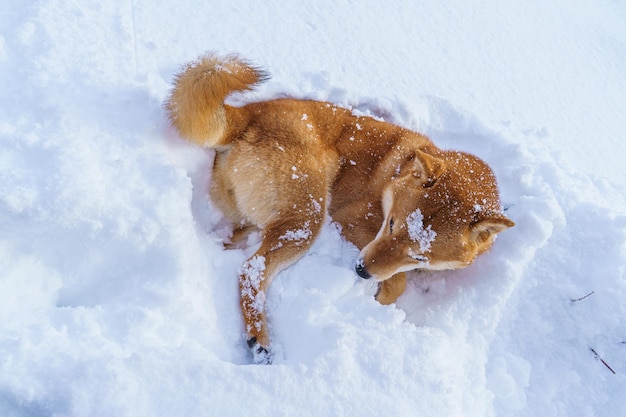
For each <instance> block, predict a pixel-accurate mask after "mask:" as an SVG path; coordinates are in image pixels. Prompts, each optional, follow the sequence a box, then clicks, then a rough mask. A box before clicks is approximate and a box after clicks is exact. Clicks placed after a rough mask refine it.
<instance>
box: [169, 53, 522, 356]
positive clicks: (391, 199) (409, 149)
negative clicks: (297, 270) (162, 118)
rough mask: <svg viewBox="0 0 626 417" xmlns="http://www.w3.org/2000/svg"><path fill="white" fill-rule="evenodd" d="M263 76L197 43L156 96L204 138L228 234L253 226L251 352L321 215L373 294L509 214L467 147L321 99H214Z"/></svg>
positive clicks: (468, 256) (246, 273) (445, 263)
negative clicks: (353, 252) (274, 293)
mask: <svg viewBox="0 0 626 417" xmlns="http://www.w3.org/2000/svg"><path fill="white" fill-rule="evenodd" d="M267 78H268V75H267V73H266V72H264V71H263V70H261V69H260V68H258V67H256V66H254V65H252V64H251V63H250V62H248V61H246V60H245V59H243V58H241V57H240V56H238V55H235V54H231V55H225V56H220V55H218V54H215V53H208V54H206V55H204V56H202V57H200V58H199V59H198V60H196V61H194V62H192V63H189V64H187V65H186V66H185V67H184V68H183V69H182V71H181V72H179V73H178V74H177V75H176V78H175V80H174V86H173V88H172V90H171V91H170V94H169V96H168V98H167V99H166V101H165V103H164V106H165V109H166V112H167V113H168V116H169V119H170V121H171V124H172V125H173V126H174V127H175V128H176V130H177V131H178V133H179V134H180V136H182V137H183V138H185V139H187V140H189V141H191V142H193V143H195V144H197V145H200V146H202V147H209V148H213V149H215V160H214V165H213V179H212V184H211V186H210V190H209V194H210V197H211V199H212V201H213V202H214V204H215V205H216V206H217V208H219V209H220V210H221V212H222V213H223V214H224V216H225V217H226V218H227V219H228V220H230V222H232V224H233V225H234V227H235V230H234V232H233V239H232V240H233V241H236V240H241V239H242V237H244V236H245V235H246V234H247V233H248V232H249V231H250V230H254V229H255V228H256V229H258V230H260V232H261V238H262V239H261V244H260V247H259V249H258V250H257V251H256V253H254V254H253V255H252V256H251V257H250V258H249V259H248V260H247V261H246V262H245V263H244V264H243V265H242V267H241V270H240V272H239V289H240V294H241V296H240V306H241V311H242V314H243V321H244V324H245V332H246V336H247V344H248V347H249V348H250V350H251V351H252V354H253V360H254V362H255V363H271V361H272V352H271V349H270V338H269V334H268V326H267V319H266V315H265V297H266V294H267V291H268V288H269V285H270V283H271V282H272V279H273V278H274V277H275V276H276V274H277V273H278V272H279V271H281V270H283V269H284V268H287V267H288V266H290V265H292V264H293V263H294V262H296V261H297V260H298V259H299V258H300V257H301V256H302V255H303V254H304V253H305V252H306V251H307V249H308V248H310V247H311V245H312V243H313V242H314V241H315V239H316V237H317V236H318V234H319V233H320V229H321V228H322V226H323V224H324V222H325V219H326V217H327V216H330V217H331V219H332V220H333V221H334V222H336V223H337V224H339V225H340V228H341V231H342V235H343V236H344V237H345V239H347V240H348V241H350V242H352V243H353V244H354V245H356V246H357V247H358V248H359V250H360V254H359V257H358V259H357V260H356V262H355V272H356V274H358V275H359V276H360V277H361V278H364V279H372V280H375V281H377V282H378V285H379V290H378V293H377V294H376V299H377V300H378V301H379V302H381V303H382V304H390V303H393V302H394V301H395V300H396V299H397V298H398V297H399V296H400V295H401V294H402V293H403V291H404V289H405V286H406V275H405V272H407V271H410V270H414V269H425V270H444V269H456V268H462V267H465V266H467V265H469V264H471V263H472V262H473V261H474V259H476V257H477V256H478V255H480V254H481V253H483V252H485V251H487V250H488V249H489V248H490V247H491V245H492V244H493V242H494V239H495V236H496V235H497V234H498V233H500V232H502V231H504V230H505V229H508V228H510V227H512V226H513V225H514V223H513V221H511V220H510V219H508V218H507V217H506V216H505V215H504V214H503V212H502V208H501V204H500V197H499V192H498V187H497V183H496V178H495V176H494V174H493V172H492V170H491V169H490V168H489V166H488V165H487V164H486V163H485V162H483V161H482V160H480V159H479V158H477V157H476V156H473V155H471V154H468V153H464V152H458V151H452V150H442V149H439V148H437V147H436V146H435V145H434V144H433V143H432V142H431V141H430V140H429V139H428V138H427V137H426V136H424V135H422V134H420V133H416V132H413V131H410V130H407V129H405V128H402V127H399V126H396V125H393V124H390V123H387V122H384V121H380V120H377V119H375V118H371V117H364V116H359V115H355V114H353V113H352V112H351V111H350V110H349V109H346V108H342V107H339V106H337V105H334V104H332V103H327V102H320V101H312V100H299V99H290V98H281V99H273V100H269V101H262V102H256V103H250V104H247V105H243V106H231V105H227V104H225V102H224V101H225V99H226V98H227V97H228V96H229V95H230V94H232V93H234V92H244V91H248V90H252V89H253V88H255V87H256V86H257V85H258V84H260V83H261V82H263V81H265V80H266V79H267Z"/></svg>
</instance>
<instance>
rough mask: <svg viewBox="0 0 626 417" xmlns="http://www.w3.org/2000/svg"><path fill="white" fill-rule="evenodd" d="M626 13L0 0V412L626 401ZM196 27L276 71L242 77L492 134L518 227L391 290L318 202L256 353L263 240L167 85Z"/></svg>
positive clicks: (555, 7)
mask: <svg viewBox="0 0 626 417" xmlns="http://www.w3.org/2000/svg"><path fill="white" fill-rule="evenodd" d="M246 3H248V4H246ZM285 3H287V4H285ZM623 22H626V6H625V5H624V4H622V3H620V2H614V1H609V0H596V1H590V0H589V1H586V0H580V1H574V2H572V1H565V0H555V1H550V2H545V1H540V0H530V1H525V2H502V1H464V0H453V1H449V2H427V1H412V2H409V1H406V2H405V1H398V2H380V1H361V2H352V1H347V0H332V1H330V0H323V1H300V2H295V1H294V2H284V1H278V0H268V1H265V2H233V1H231V0H212V1H208V2H201V1H192V0H180V1H175V2H164V1H163V2H160V1H147V0H128V1H121V0H120V1H115V0H114V1H106V2H103V1H95V0H69V1H68V0H62V1H61V0H56V1H55V0H48V1H41V2H30V1H22V0H7V1H4V3H3V4H2V5H0V80H1V81H0V271H1V272H0V415H2V416H6V417H17V416H133V417H135V416H214V415H215V416H256V417H265V416H268V417H269V416H296V415H297V416H343V415H345V416H383V415H385V416H438V417H441V416H481V417H482V416H497V417H500V416H533V417H535V416H621V415H623V414H624V410H626V397H625V395H624V393H626V391H625V389H626V388H625V387H626V320H625V318H626V276H625V266H626V249H625V241H626V239H625V238H626V187H625V184H626V170H624V169H623V162H622V161H623V158H624V155H625V149H624V147H625V145H623V142H624V139H625V137H624V135H625V133H624V132H626V114H625V113H624V109H626V25H624V23H623ZM206 50H217V51H220V52H229V51H237V52H239V53H241V54H242V55H243V56H245V57H247V58H249V59H251V60H253V61H254V62H256V63H257V64H259V65H261V66H263V67H264V68H266V69H267V70H268V71H269V72H271V73H272V75H273V78H272V80H271V81H270V82H268V83H266V84H265V85H263V86H262V87H261V88H260V89H259V91H257V92H255V93H253V94H250V95H247V96H245V97H244V98H239V100H241V99H245V100H257V99H262V98H268V97H275V96H278V95H281V94H289V95H294V96H300V97H313V98H317V99H324V100H329V101H332V102H335V103H338V104H341V105H344V106H352V107H354V108H356V109H358V110H359V111H361V112H371V113H372V114H376V115H379V116H380V115H382V116H383V117H385V118H386V119H387V120H390V121H394V122H396V123H399V124H402V125H404V126H407V127H410V128H413V129H415V130H419V131H422V132H425V133H426V134H428V135H429V136H431V138H432V139H433V140H434V141H435V142H436V143H437V144H438V145H440V146H442V147H448V148H456V149H461V150H467V151H470V152H473V153H475V154H477V155H479V156H480V157H482V158H483V159H485V160H486V161H487V162H489V163H490V164H491V166H492V167H493V168H494V170H495V172H496V175H497V176H498V179H499V183H500V187H501V190H502V196H503V202H504V204H505V205H506V207H508V211H507V215H508V216H510V217H511V218H512V219H513V220H514V221H515V222H516V223H517V225H516V227H515V228H513V229H511V230H508V231H506V232H504V233H502V234H501V235H500V236H499V238H498V241H497V242H496V245H495V247H494V249H493V250H492V251H491V252H490V253H488V254H487V255H485V256H483V257H482V258H480V259H479V261H477V262H476V263H475V264H474V265H472V266H471V267H469V268H467V269H464V270H461V271H455V272H443V273H435V274H415V275H414V276H412V277H411V280H410V282H409V287H408V289H407V292H406V293H405V294H404V295H403V296H402V297H401V298H400V300H399V301H398V303H397V305H395V306H381V305H379V304H378V303H376V302H375V301H374V300H373V298H372V296H371V295H372V291H373V289H372V288H371V287H370V286H369V283H367V282H363V281H360V280H359V279H357V278H356V277H355V274H354V273H353V270H352V265H353V262H354V259H355V255H356V253H357V252H356V249H355V248H354V247H352V246H350V245H349V244H347V243H345V242H344V241H343V240H342V239H341V237H340V235H339V234H338V232H337V230H336V229H335V228H334V226H333V225H332V224H330V223H329V224H328V225H327V226H326V228H325V230H324V232H323V234H322V237H321V238H320V239H319V240H318V241H317V242H316V244H315V246H314V247H313V249H312V250H311V251H310V252H309V253H308V254H307V255H306V256H305V257H304V258H303V259H302V260H301V261H300V262H298V263H297V264H296V265H295V266H293V267H291V268H290V269H288V270H286V271H284V272H283V273H282V274H280V275H279V276H278V278H277V279H276V280H275V282H274V284H273V285H272V288H271V291H270V293H269V295H268V310H269V316H270V320H271V323H272V335H273V340H274V342H275V344H276V347H275V349H276V351H277V358H276V360H275V362H276V363H275V364H274V365H272V366H255V365H251V364H250V362H251V358H250V355H249V353H248V351H247V349H246V348H245V343H244V340H243V328H242V324H241V318H240V314H239V310H238V294H237V283H236V272H237V270H238V268H239V267H240V265H241V263H242V262H243V261H244V260H245V259H246V256H247V255H249V253H250V250H248V251H245V252H244V251H243V250H234V251H228V252H227V251H224V250H223V249H222V246H221V240H220V239H221V237H222V236H224V234H225V233H226V226H225V224H224V223H223V221H222V219H221V218H220V215H219V213H217V212H216V211H215V210H213V209H212V208H211V206H210V203H209V202H208V201H207V197H206V193H205V190H206V187H207V185H208V183H209V181H210V178H209V167H210V164H211V158H212V155H211V153H210V152H208V151H203V150H199V149H197V148H194V147H193V146H190V145H188V144H186V143H184V142H183V141H181V140H180V139H179V138H178V137H177V136H176V134H175V133H174V131H173V130H172V129H171V128H170V127H169V126H168V123H167V121H166V118H165V116H164V111H163V110H162V108H161V103H162V101H163V99H164V98H165V97H166V95H167V91H168V89H169V86H170V83H171V80H172V77H173V75H174V74H175V73H176V71H177V70H178V69H179V68H180V66H181V65H182V64H183V63H184V62H186V61H189V60H191V59H194V58H196V57H197V56H198V55H199V54H201V53H202V52H204V51H206ZM588 294H591V295H588ZM587 295H588V296H587ZM585 296H586V297H585Z"/></svg>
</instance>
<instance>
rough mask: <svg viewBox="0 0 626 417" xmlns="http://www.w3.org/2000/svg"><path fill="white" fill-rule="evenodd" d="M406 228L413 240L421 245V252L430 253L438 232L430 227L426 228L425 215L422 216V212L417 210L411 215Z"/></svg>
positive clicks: (407, 219)
mask: <svg viewBox="0 0 626 417" xmlns="http://www.w3.org/2000/svg"><path fill="white" fill-rule="evenodd" d="M406 226H407V229H408V231H409V237H410V238H411V240H412V241H413V242H417V243H418V244H419V245H420V252H421V253H422V254H423V253H426V252H428V251H429V250H430V246H431V245H432V243H433V241H434V240H435V238H436V237H437V232H435V231H434V230H433V229H432V228H431V226H430V225H428V227H424V215H423V214H422V210H420V209H417V210H415V211H414V212H413V213H411V214H409V215H408V216H407V218H406Z"/></svg>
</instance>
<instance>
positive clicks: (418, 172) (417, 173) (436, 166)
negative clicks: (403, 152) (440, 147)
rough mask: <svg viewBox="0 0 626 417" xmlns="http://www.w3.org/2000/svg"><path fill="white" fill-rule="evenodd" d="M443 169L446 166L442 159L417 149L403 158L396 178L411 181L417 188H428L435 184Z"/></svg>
mask: <svg viewBox="0 0 626 417" xmlns="http://www.w3.org/2000/svg"><path fill="white" fill-rule="evenodd" d="M445 169H446V164H445V162H444V161H443V160H442V159H439V158H437V157H434V156H432V155H429V154H427V153H426V152H423V151H421V150H419V149H417V150H415V152H414V153H411V154H409V155H407V156H405V159H404V163H403V164H402V165H401V166H400V168H399V170H398V175H397V177H398V178H402V177H404V178H408V179H411V180H412V181H414V183H415V184H416V185H417V186H421V187H424V188H428V187H432V186H433V185H434V184H435V181H437V178H439V177H440V176H441V175H442V174H443V173H444V171H445Z"/></svg>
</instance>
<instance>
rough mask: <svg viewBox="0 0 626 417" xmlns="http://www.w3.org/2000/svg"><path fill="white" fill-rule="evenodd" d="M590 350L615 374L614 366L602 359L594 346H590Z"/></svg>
mask: <svg viewBox="0 0 626 417" xmlns="http://www.w3.org/2000/svg"><path fill="white" fill-rule="evenodd" d="M589 350H590V351H592V352H593V354H594V355H595V357H596V359H598V360H600V362H602V364H603V365H604V366H606V367H607V368H608V370H609V371H611V372H613V375H615V371H614V370H613V368H611V367H610V366H609V364H608V363H606V362H605V361H604V359H602V358H601V357H600V355H598V353H597V352H596V351H595V350H594V349H593V348H592V347H590V348H589Z"/></svg>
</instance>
